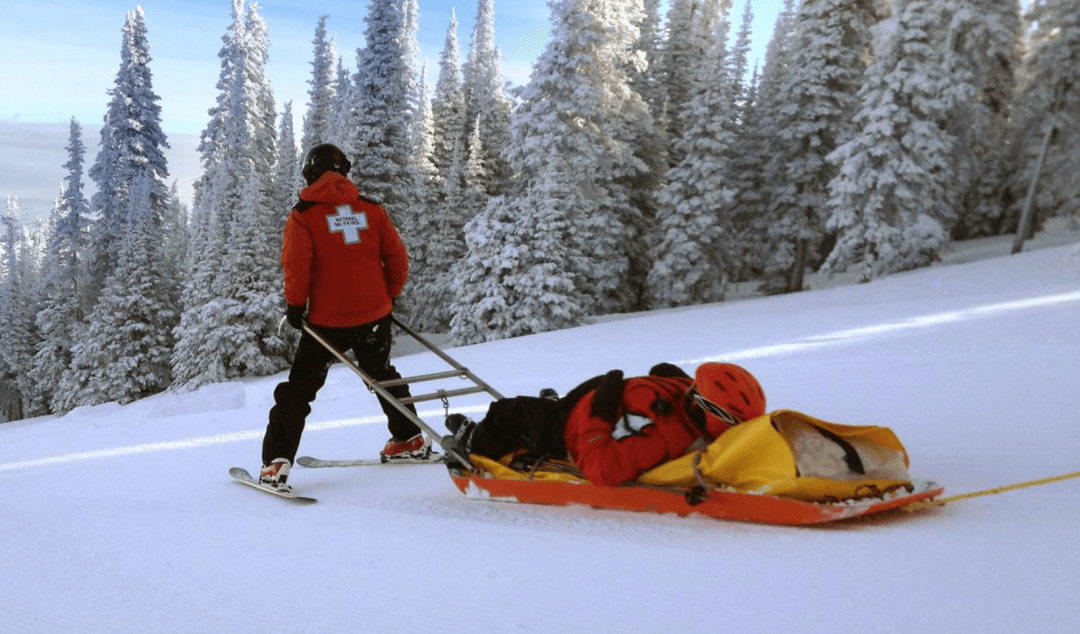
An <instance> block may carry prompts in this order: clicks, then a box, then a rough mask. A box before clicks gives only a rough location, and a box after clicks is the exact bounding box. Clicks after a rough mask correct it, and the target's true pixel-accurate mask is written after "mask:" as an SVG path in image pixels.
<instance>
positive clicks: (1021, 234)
mask: <svg viewBox="0 0 1080 634" xmlns="http://www.w3.org/2000/svg"><path fill="white" fill-rule="evenodd" d="M1055 127H1056V126H1055V125H1054V123H1053V121H1051V123H1050V124H1049V125H1047V126H1046V136H1045V137H1044V138H1043V144H1042V148H1041V149H1040V150H1039V158H1038V159H1037V160H1036V161H1035V173H1034V174H1032V176H1031V184H1030V185H1029V186H1028V193H1027V199H1026V200H1025V201H1024V211H1023V212H1022V213H1021V214H1020V224H1019V226H1017V227H1016V239H1015V240H1014V241H1013V247H1012V254H1013V255H1016V254H1017V253H1020V251H1022V250H1023V249H1024V240H1027V239H1028V238H1030V237H1031V236H1029V235H1028V233H1029V232H1030V231H1031V227H1032V224H1031V214H1032V212H1031V209H1032V207H1034V200H1035V187H1036V186H1037V185H1038V184H1039V176H1040V175H1041V174H1042V168H1043V161H1045V160H1046V150H1047V148H1049V147H1050V139H1051V138H1052V137H1053V136H1054V129H1055Z"/></svg>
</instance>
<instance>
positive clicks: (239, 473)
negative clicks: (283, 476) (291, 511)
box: [229, 467, 318, 504]
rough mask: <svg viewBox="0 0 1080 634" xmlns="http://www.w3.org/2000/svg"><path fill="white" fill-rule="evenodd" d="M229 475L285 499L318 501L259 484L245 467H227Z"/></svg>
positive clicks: (304, 501) (308, 502) (308, 501)
mask: <svg viewBox="0 0 1080 634" xmlns="http://www.w3.org/2000/svg"><path fill="white" fill-rule="evenodd" d="M229 475H231V476H232V477H233V478H234V479H235V480H236V481H237V482H241V483H243V484H246V485H248V486H249V487H253V488H256V489H258V490H260V491H265V492H266V493H269V494H271V495H276V496H278V497H280V498H285V499H287V500H293V501H294V502H303V503H307V504H310V503H312V502H317V501H318V500H316V499H315V498H310V497H306V496H303V495H296V494H295V493H293V492H292V491H282V490H281V489H275V488H273V487H268V486H266V485H265V484H259V481H258V480H256V479H255V478H253V477H251V474H250V473H248V472H247V469H241V468H240V467H233V468H231V469H229Z"/></svg>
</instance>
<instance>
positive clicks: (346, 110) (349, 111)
mask: <svg viewBox="0 0 1080 634" xmlns="http://www.w3.org/2000/svg"><path fill="white" fill-rule="evenodd" d="M335 68H336V69H337V70H336V71H334V74H335V76H336V77H337V81H336V83H335V88H334V104H333V108H331V111H330V121H329V123H328V124H327V127H328V130H327V132H326V135H327V136H326V142H327V143H333V144H334V145H336V146H338V147H339V148H341V151H342V152H345V154H346V156H356V148H354V147H353V143H354V142H355V139H354V138H353V135H352V134H351V128H349V125H350V122H351V121H352V120H353V119H354V118H355V116H356V101H357V100H356V86H354V85H353V76H352V74H351V73H350V72H349V69H348V68H346V67H345V61H344V60H343V59H342V58H341V57H338V58H337V64H336V66H335ZM310 149H311V148H310V147H301V148H300V152H301V153H302V155H304V156H306V155H307V151H308V150H310Z"/></svg>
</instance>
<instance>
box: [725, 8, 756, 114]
mask: <svg viewBox="0 0 1080 634" xmlns="http://www.w3.org/2000/svg"><path fill="white" fill-rule="evenodd" d="M753 22H754V9H753V5H752V4H751V3H749V2H747V3H746V4H745V5H743V13H742V18H741V20H740V22H739V30H738V32H737V33H736V34H735V42H734V43H733V44H732V45H731V50H730V51H728V54H727V57H726V58H725V62H724V63H725V67H726V69H727V77H728V82H729V83H730V89H729V90H728V93H729V94H728V97H729V99H730V101H731V103H730V105H729V106H728V108H726V110H727V111H728V112H729V113H731V121H732V123H734V124H736V125H740V126H741V125H742V123H743V122H742V116H743V109H744V108H747V107H749V106H748V105H747V101H748V100H747V92H748V90H749V87H748V85H747V83H748V82H747V73H748V72H749V70H750V45H751V36H752V35H753V30H752V29H753Z"/></svg>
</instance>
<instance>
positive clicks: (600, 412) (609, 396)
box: [589, 370, 626, 425]
mask: <svg viewBox="0 0 1080 634" xmlns="http://www.w3.org/2000/svg"><path fill="white" fill-rule="evenodd" d="M625 387H626V381H625V380H623V371H622V370H611V371H610V372H608V373H607V374H605V375H604V378H603V379H601V380H600V385H598V386H597V388H596V394H594V395H593V399H592V408H591V409H590V410H589V415H590V416H596V417H598V418H600V419H601V420H606V421H607V422H609V423H611V424H612V425H614V424H615V423H616V422H618V420H619V407H620V406H622V395H623V388H625Z"/></svg>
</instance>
